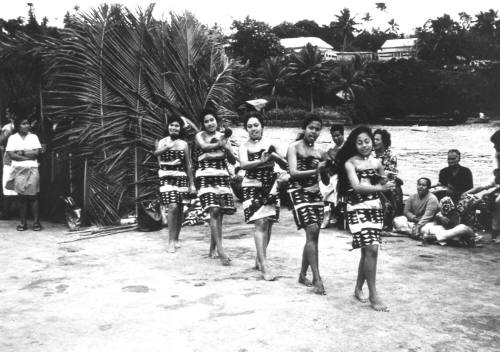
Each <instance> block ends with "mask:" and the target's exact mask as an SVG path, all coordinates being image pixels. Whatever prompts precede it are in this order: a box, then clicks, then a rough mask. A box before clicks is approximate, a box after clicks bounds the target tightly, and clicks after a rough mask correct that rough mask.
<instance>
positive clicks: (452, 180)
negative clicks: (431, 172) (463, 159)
mask: <svg viewBox="0 0 500 352" xmlns="http://www.w3.org/2000/svg"><path fill="white" fill-rule="evenodd" d="M437 186H443V187H445V188H446V192H445V195H449V196H450V197H451V199H452V200H453V202H454V203H456V202H457V201H458V199H459V198H460V196H461V195H462V193H464V192H465V191H467V190H469V189H471V188H472V187H473V182H472V172H471V171H470V169H469V168H467V167H464V166H462V165H460V152H459V151H458V150H457V149H450V150H449V151H448V166H447V167H445V168H444V169H441V171H439V182H438V184H437ZM440 198H441V197H440Z"/></svg>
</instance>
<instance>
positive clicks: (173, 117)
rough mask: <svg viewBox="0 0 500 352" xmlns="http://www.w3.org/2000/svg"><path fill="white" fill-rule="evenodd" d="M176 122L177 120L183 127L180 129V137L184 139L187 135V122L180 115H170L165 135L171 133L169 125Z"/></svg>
mask: <svg viewBox="0 0 500 352" xmlns="http://www.w3.org/2000/svg"><path fill="white" fill-rule="evenodd" d="M174 122H177V123H178V124H179V126H180V128H181V129H180V131H179V139H184V137H185V135H184V128H185V127H186V124H185V123H184V120H183V119H182V117H181V116H180V115H171V116H169V117H168V119H167V131H166V132H165V136H169V135H170V133H169V132H168V126H169V125H170V124H171V123H174Z"/></svg>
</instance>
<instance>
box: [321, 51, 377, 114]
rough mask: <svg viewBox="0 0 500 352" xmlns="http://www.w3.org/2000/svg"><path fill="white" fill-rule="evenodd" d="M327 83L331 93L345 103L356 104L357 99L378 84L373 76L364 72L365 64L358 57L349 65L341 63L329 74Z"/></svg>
mask: <svg viewBox="0 0 500 352" xmlns="http://www.w3.org/2000/svg"><path fill="white" fill-rule="evenodd" d="M329 81H330V82H331V85H330V89H331V90H332V92H333V93H334V94H335V95H337V96H339V97H341V98H342V99H343V100H344V102H345V103H352V104H356V103H358V102H359V97H360V96H361V95H362V94H363V93H366V92H367V90H368V89H369V88H370V87H373V86H374V85H375V84H377V83H380V80H379V79H377V77H376V76H375V75H374V74H370V73H368V72H367V71H366V64H364V63H361V60H360V59H359V57H357V58H356V59H355V60H353V61H352V62H349V63H342V64H340V65H338V66H337V67H335V69H333V70H332V71H331V72H330V76H329Z"/></svg>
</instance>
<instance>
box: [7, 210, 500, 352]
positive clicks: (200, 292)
mask: <svg viewBox="0 0 500 352" xmlns="http://www.w3.org/2000/svg"><path fill="white" fill-rule="evenodd" d="M281 214H282V216H281V221H280V223H278V224H276V225H275V226H274V231H273V236H272V238H271V243H270V245H269V261H270V263H271V268H272V270H273V272H274V273H275V274H276V275H277V277H278V278H277V280H276V281H274V282H266V281H264V280H262V279H261V277H260V275H259V272H257V271H255V270H254V269H253V266H254V258H255V248H254V243H253V227H252V226H251V225H246V224H244V223H243V221H242V216H243V215H242V210H241V205H238V212H237V213H236V214H235V215H233V216H227V217H225V219H224V226H223V231H224V245H225V248H226V250H227V253H228V254H229V256H230V257H231V258H232V262H231V266H229V267H223V266H221V264H220V262H219V261H218V260H215V259H209V258H207V253H208V246H209V228H208V226H205V225H201V226H194V227H184V228H183V229H182V232H181V245H182V247H181V248H180V249H179V250H178V251H177V253H175V254H168V253H167V252H166V248H167V240H166V236H167V232H166V229H164V230H163V231H157V232H144V233H142V232H126V233H121V234H116V235H113V236H106V237H101V238H94V239H88V240H83V241H75V242H68V241H73V240H75V239H78V238H79V237H78V236H76V235H72V234H66V231H67V229H66V227H65V226H64V225H60V224H50V223H44V230H43V231H42V232H34V231H31V230H27V231H24V232H17V231H15V225H16V224H17V222H15V221H2V222H0V229H1V232H0V233H1V235H0V240H1V242H2V246H1V248H0V265H1V266H2V268H3V270H2V285H1V287H0V299H1V301H2V306H1V315H0V350H1V351H3V352H7V351H37V352H39V351H354V350H357V351H454V352H455V351H493V350H498V349H500V337H499V335H498V326H499V325H500V299H499V296H498V290H499V286H500V278H499V276H498V268H499V264H498V262H499V256H498V253H499V251H500V246H499V245H493V244H484V245H483V246H482V247H479V248H452V247H446V246H444V247H441V246H437V245H431V246H419V245H418V242H416V241H413V240H411V239H408V238H405V237H385V238H384V243H383V246H382V250H381V251H380V255H379V265H378V277H377V284H378V289H379V292H380V293H381V295H382V297H383V299H384V301H385V303H386V304H387V305H388V306H389V308H390V312H388V313H383V312H375V311H374V310H372V309H371V308H370V306H369V304H361V303H359V302H358V301H356V300H355V299H354V298H353V295H352V294H353V289H354V283H355V278H356V272H357V263H358V260H359V255H360V254H359V251H350V249H351V245H350V242H351V236H350V234H349V233H348V232H346V231H340V230H337V229H332V228H329V229H326V230H322V231H321V235H320V241H319V250H320V271H321V274H322V277H323V280H324V283H325V288H326V291H327V295H326V296H318V295H315V294H313V293H312V291H311V289H310V288H306V287H304V286H302V285H299V284H298V283H297V277H298V273H299V269H300V260H301V254H302V248H303V245H304V241H305V235H304V233H303V231H298V230H297V229H296V227H295V225H294V223H293V219H292V217H291V213H290V211H288V210H287V209H282V212H281ZM484 236H485V238H486V239H487V238H488V237H489V235H488V234H484ZM63 242H67V243H63Z"/></svg>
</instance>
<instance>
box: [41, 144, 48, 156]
mask: <svg viewBox="0 0 500 352" xmlns="http://www.w3.org/2000/svg"><path fill="white" fill-rule="evenodd" d="M46 151H47V144H45V143H43V144H42V149H41V150H40V154H43V153H45V152H46Z"/></svg>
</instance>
